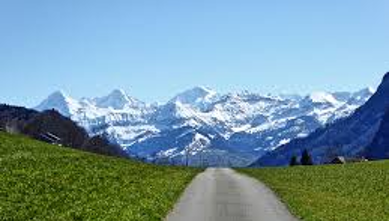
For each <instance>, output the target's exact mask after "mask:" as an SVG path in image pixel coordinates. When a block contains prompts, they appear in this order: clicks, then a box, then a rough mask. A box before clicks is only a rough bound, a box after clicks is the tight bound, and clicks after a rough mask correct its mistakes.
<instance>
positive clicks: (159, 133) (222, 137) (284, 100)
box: [35, 87, 375, 166]
mask: <svg viewBox="0 0 390 222" xmlns="http://www.w3.org/2000/svg"><path fill="white" fill-rule="evenodd" d="M374 92H375V91H374V90H373V89H372V88H365V89H362V90H360V91H357V92H333V93H330V92H315V93H312V94H310V95H307V96H299V95H280V96H272V95H261V94H257V93H251V92H248V91H244V92H239V93H228V94H219V93H217V92H216V91H214V90H212V89H210V88H207V87H195V88H193V89H190V90H187V91H184V92H182V93H180V94H178V95H176V96H175V97H173V98H172V99H171V100H169V101H168V102H166V103H164V104H156V103H154V104H148V103H145V102H142V101H140V100H138V99H136V98H133V97H131V96H129V95H128V94H127V93H126V92H124V91H123V90H114V91H112V92H111V93H110V94H108V95H107V96H103V97H96V98H82V99H79V100H78V99H74V98H71V97H70V96H68V95H66V94H65V93H63V92H61V91H58V92H55V93H53V94H51V95H50V96H49V97H48V98H47V99H45V100H44V101H43V102H42V103H40V104H39V105H38V106H37V107H35V109H36V110H38V111H43V110H50V109H55V110H57V111H58V112H60V113H61V114H62V115H64V116H67V117H70V118H71V119H72V120H73V121H75V122H77V123H78V124H79V125H80V126H82V127H83V128H84V129H86V131H87V132H88V133H89V134H90V135H91V136H93V135H98V134H106V135H108V137H109V139H110V140H111V141H113V142H116V143H118V144H120V145H121V146H122V147H123V149H124V150H125V151H126V152H127V153H128V155H130V156H133V157H137V158H140V159H143V160H145V161H149V162H156V163H166V164H188V165H196V166H199V165H208V166H224V165H229V166H245V165H248V164H249V163H252V162H253V161H255V160H256V159H258V158H259V157H261V156H262V155H264V154H266V153H268V152H270V151H272V150H274V149H276V148H277V147H279V146H282V145H284V144H287V143H289V142H290V141H291V140H293V139H295V138H302V137H306V136H307V135H309V134H310V133H312V132H314V131H315V130H317V129H318V128H321V127H324V126H325V125H326V124H330V123H333V122H335V121H337V120H338V119H340V118H344V117H347V116H349V115H351V114H352V113H353V112H354V111H355V110H356V109H357V108H358V107H360V106H361V105H363V104H364V103H365V102H366V101H367V100H368V99H369V98H370V97H371V96H372V95H373V94H374Z"/></svg>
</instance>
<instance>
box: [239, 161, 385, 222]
mask: <svg viewBox="0 0 390 222" xmlns="http://www.w3.org/2000/svg"><path fill="white" fill-rule="evenodd" d="M238 171H239V172H242V173H245V174H248V175H250V176H252V177H254V178H257V179H259V180H261V181H262V182H264V183H265V184H267V185H268V186H269V187H271V189H273V190H274V191H275V192H276V193H277V194H278V195H279V196H280V197H281V199H282V200H283V201H284V202H285V203H286V204H287V205H288V206H289V208H290V210H291V212H292V213H293V214H295V215H296V216H297V217H298V218H300V219H303V220H330V221H333V220H347V221H350V220H363V221H364V220H385V221H388V220H389V161H379V162H366V163H356V164H346V165H327V166H311V167H302V166H300V167H287V168H263V169H238Z"/></svg>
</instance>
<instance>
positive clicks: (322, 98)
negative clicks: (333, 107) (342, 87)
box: [308, 91, 338, 104]
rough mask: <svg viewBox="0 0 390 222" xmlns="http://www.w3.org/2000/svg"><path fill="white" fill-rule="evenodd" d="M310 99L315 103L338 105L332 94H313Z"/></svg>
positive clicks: (319, 92)
mask: <svg viewBox="0 0 390 222" xmlns="http://www.w3.org/2000/svg"><path fill="white" fill-rule="evenodd" d="M308 99H310V100H311V101H312V102H314V103H331V104H335V103H337V102H338V101H337V99H335V98H334V97H333V95H332V94H331V93H328V92H323V91H318V92H313V93H311V94H310V95H309V96H308Z"/></svg>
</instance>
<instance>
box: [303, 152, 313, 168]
mask: <svg viewBox="0 0 390 222" xmlns="http://www.w3.org/2000/svg"><path fill="white" fill-rule="evenodd" d="M301 164H302V165H304V166H309V165H313V160H312V158H311V156H310V154H309V151H307V150H306V149H305V150H303V152H302V157H301Z"/></svg>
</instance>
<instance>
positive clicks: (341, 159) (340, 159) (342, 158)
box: [329, 156, 347, 164]
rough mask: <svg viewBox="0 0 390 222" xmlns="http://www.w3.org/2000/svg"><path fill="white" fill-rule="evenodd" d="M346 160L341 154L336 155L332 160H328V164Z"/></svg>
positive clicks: (344, 162)
mask: <svg viewBox="0 0 390 222" xmlns="http://www.w3.org/2000/svg"><path fill="white" fill-rule="evenodd" d="M346 163H347V161H346V160H345V158H344V157H343V156H337V157H335V158H334V159H333V160H332V161H330V162H329V164H346Z"/></svg>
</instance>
